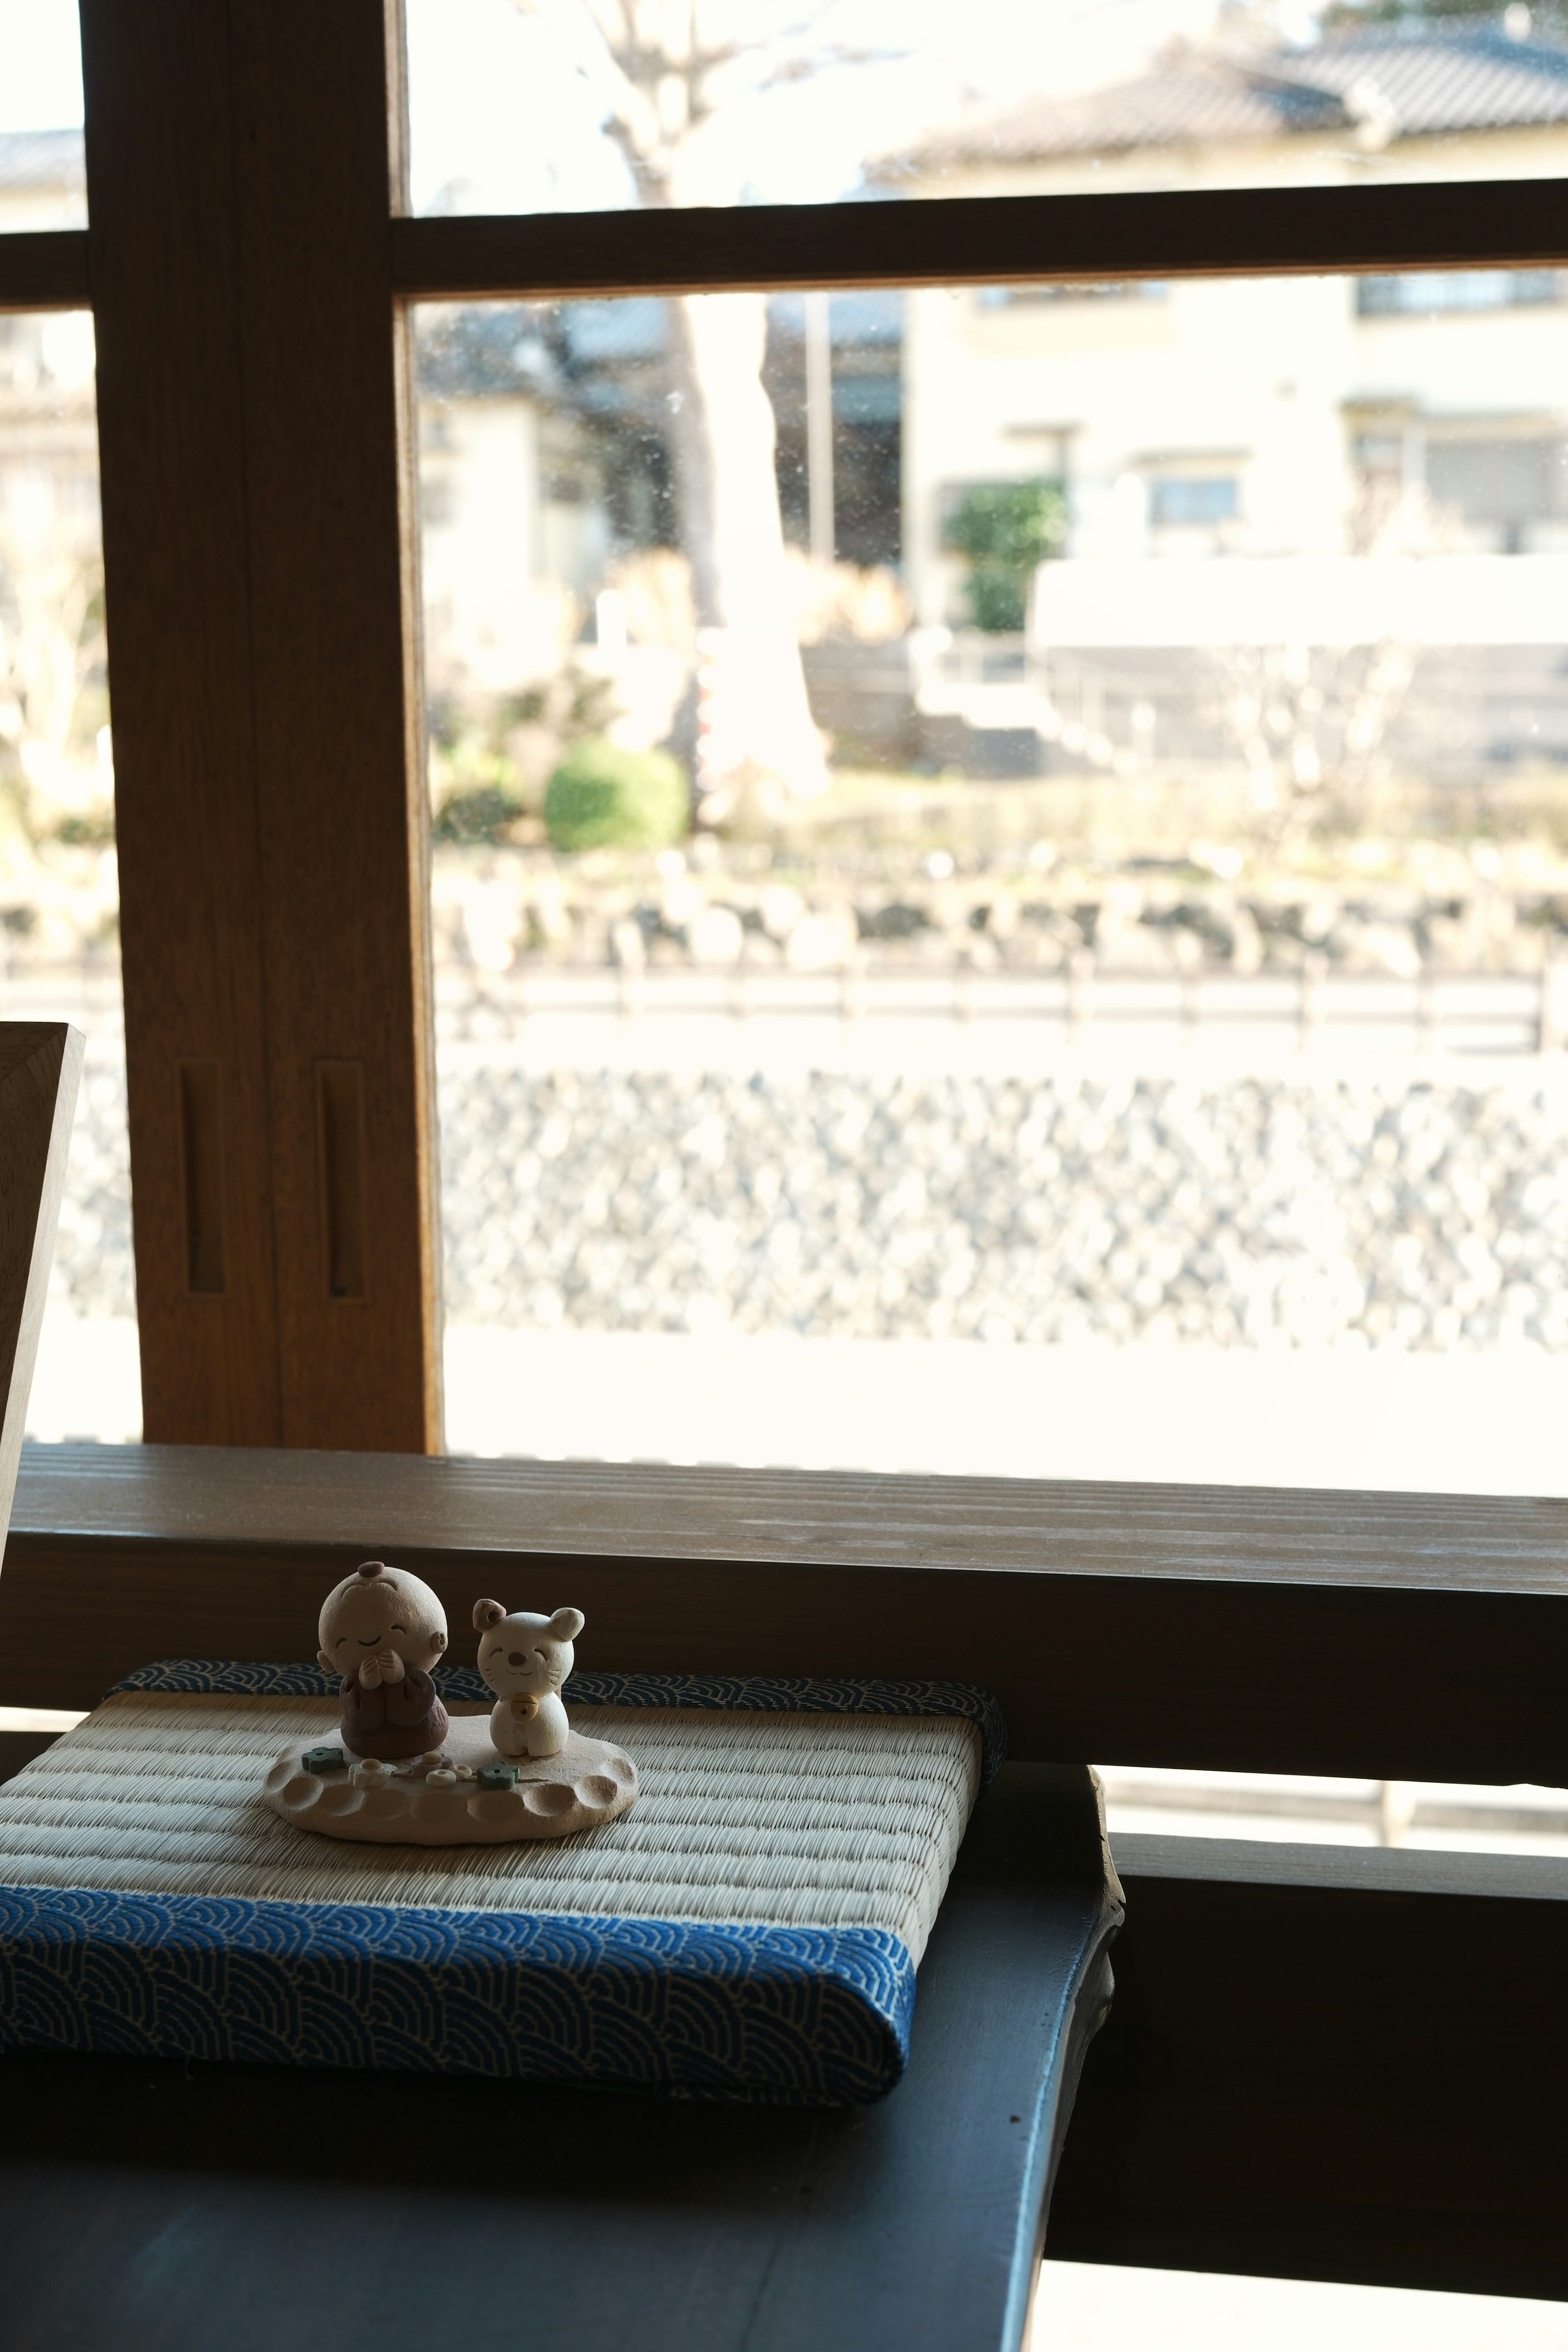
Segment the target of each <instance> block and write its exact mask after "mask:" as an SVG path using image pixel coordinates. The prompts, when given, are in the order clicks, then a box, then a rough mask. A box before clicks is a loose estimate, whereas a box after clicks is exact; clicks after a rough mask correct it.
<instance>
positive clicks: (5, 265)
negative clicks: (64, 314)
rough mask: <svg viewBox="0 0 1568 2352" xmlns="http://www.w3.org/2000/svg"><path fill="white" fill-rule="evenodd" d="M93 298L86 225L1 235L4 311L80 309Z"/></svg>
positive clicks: (0, 302)
mask: <svg viewBox="0 0 1568 2352" xmlns="http://www.w3.org/2000/svg"><path fill="white" fill-rule="evenodd" d="M89 299H90V296H89V278H88V241H87V231H86V230H85V229H84V228H56V229H23V230H20V231H13V232H12V233H11V234H10V235H8V236H0V310H80V309H82V308H83V307H84V305H85V304H86V303H87V302H88V301H89Z"/></svg>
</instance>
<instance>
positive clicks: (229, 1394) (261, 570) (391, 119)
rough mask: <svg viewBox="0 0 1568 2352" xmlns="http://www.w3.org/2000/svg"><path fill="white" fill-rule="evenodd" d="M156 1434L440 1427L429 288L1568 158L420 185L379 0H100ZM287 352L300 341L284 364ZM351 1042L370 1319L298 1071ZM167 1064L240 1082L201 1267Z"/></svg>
mask: <svg viewBox="0 0 1568 2352" xmlns="http://www.w3.org/2000/svg"><path fill="white" fill-rule="evenodd" d="M81 15H82V35H83V42H82V53H83V76H84V86H85V93H86V150H87V179H88V190H89V205H90V211H91V225H90V226H89V228H88V229H87V230H85V231H79V232H61V233H58V234H54V235H50V234H47V233H46V234H37V235H29V236H12V237H5V238H0V307H3V308H10V309H16V308H24V307H26V308H54V307H59V306H68V305H72V304H80V303H83V302H90V304H91V306H92V308H93V310H94V312H95V316H96V320H97V326H98V338H99V434H100V451H101V485H102V504H103V535H104V561H105V572H106V581H107V605H108V621H109V639H110V670H111V675H112V676H113V677H114V679H115V696H114V725H115V758H116V781H117V798H118V803H119V833H120V860H121V942H122V966H123V977H124V989H125V1012H126V1047H127V1075H128V1085H129V1097H130V1124H131V1152H132V1171H133V1178H134V1181H133V1188H132V1189H133V1202H134V1227H135V1249H136V1274H137V1297H138V1312H139V1322H140V1328H141V1347H142V1391H143V1408H144V1429H145V1433H146V1435H147V1437H148V1438H149V1439H150V1440H153V1441H163V1442H173V1443H185V1442H196V1443H206V1444H259V1445H279V1444H282V1445H305V1446H326V1447H348V1448H369V1449H374V1450H388V1451H438V1450H439V1448H440V1445H441V1443H442V1417H441V1393H440V1296H439V1269H440V1263H441V1238H440V1217H439V1195H438V1167H437V1150H436V1120H435V1102H434V1075H433V1072H434V1048H433V1023H432V1016H431V998H432V978H431V967H430V949H429V939H428V896H429V893H428V866H429V818H428V808H427V804H426V787H425V778H424V766H425V761H424V740H425V730H424V715H423V709H422V688H421V679H420V649H419V634H420V612H419V602H420V600H419V588H418V545H417V528H416V517H417V484H416V478H415V450H414V444H415V434H414V431H413V425H412V415H413V397H414V395H413V392H412V384H411V365H410V358H409V333H408V310H409V307H410V306H411V305H412V304H413V303H415V302H416V301H420V300H426V299H470V300H479V299H520V298H528V297H560V298H563V299H564V298H570V297H572V296H574V295H577V296H585V295H592V296H599V297H603V296H606V295H616V294H635V293H649V292H670V291H675V290H691V289H721V288H724V287H749V288H760V289H775V288H786V287H815V286H830V287H850V286H862V285H865V286H869V285H889V284H896V285H922V284H924V285H931V284H963V283H986V284H995V283H1004V282H1009V281H1013V282H1016V281H1022V280H1026V279H1036V280H1038V279H1041V278H1056V279H1058V280H1072V279H1075V278H1077V279H1085V280H1095V279H1101V278H1106V277H1114V276H1152V277H1158V278H1173V277H1178V276H1211V275H1223V274H1227V273H1232V274H1234V273H1263V274H1270V273H1279V272H1289V271H1317V270H1358V271H1368V270H1378V271H1386V270H1391V269H1398V270H1417V269H1451V268H1481V267H1487V266H1502V267H1507V266H1519V265H1530V266H1534V265H1542V264H1552V263H1559V262H1563V261H1568V182H1564V183H1559V182H1555V181H1546V182H1542V181H1498V182H1480V183H1477V182H1459V183H1452V184H1441V183H1438V184H1409V185H1388V186H1380V187H1373V188H1311V187H1307V188H1283V189H1266V190H1256V189H1237V190H1229V191H1227V190H1219V191H1204V192H1193V193H1184V194H1147V195H1145V194H1110V195H1104V196H1100V195H1073V196H1034V197H1030V196H1007V197H988V196H982V197H961V198H937V199H931V200H918V201H910V202H903V203H889V204H883V205H863V204H840V205H800V206H779V205H772V206H769V205H763V206H737V207H733V208H729V209H718V208H714V209H694V210H687V211H679V210H671V211H643V212H636V211H632V212H623V213H605V214H569V215H517V216H506V217H483V218H472V217H461V216H457V217H448V218H439V219H413V218H410V217H408V203H407V171H406V148H407V132H406V121H407V109H406V103H405V92H404V89H403V73H404V46H405V45H404V39H403V28H402V22H401V0H334V5H332V6H331V7H330V8H321V7H320V6H319V5H316V6H311V5H310V0H278V5H271V0H138V5H137V6H136V7H135V8H134V9H127V8H125V7H124V6H123V5H120V0H81ZM307 355H308V357H307ZM350 1062H353V1063H358V1064H360V1065H361V1066H362V1067H363V1109H364V1141H365V1152H366V1171H365V1172H366V1190H365V1218H364V1233H363V1265H364V1278H365V1281H366V1284H367V1292H366V1297H365V1299H364V1301H363V1306H364V1311H363V1313H359V1314H355V1315H353V1316H348V1315H344V1314H342V1313H333V1312H332V1311H331V1310H332V1307H333V1306H334V1304H335V1303H341V1302H333V1301H332V1300H331V1298H330V1297H328V1296H327V1295H325V1294H324V1293H323V1289H322V1286H321V1280H320V1266H321V1262H322V1253H323V1250H324V1248H325V1247H326V1246H327V1241H326V1237H325V1236H324V1235H323V1232H322V1218H323V1215H324V1213H325V1212H324V1209H323V1198H324V1196H323V1193H322V1190H321V1177H320V1165H319V1145H318V1139H317V1129H318V1125H319V1118H318V1105H317V1099H316V1096H317V1083H316V1078H315V1075H314V1074H315V1072H316V1071H317V1069H318V1068H319V1067H320V1066H325V1065H330V1064H334V1063H350ZM182 1063H204V1064H211V1065H215V1066H216V1068H217V1070H218V1073H219V1077H220V1092H221V1098H222V1101H223V1104H224V1135H223V1139H222V1141H223V1149H222V1153H221V1165H222V1168H223V1171H224V1199H223V1202H222V1211H223V1216H222V1233H221V1236H220V1241H221V1255H222V1258H223V1262H224V1265H225V1266H226V1269H227V1273H226V1281H225V1285H224V1288H223V1290H222V1292H221V1293H219V1292H217V1291H215V1290H207V1291H202V1292H197V1291H194V1290H193V1289H192V1287H191V1285H190V1282H189V1278H188V1274H189V1265H190V1263H191V1247H192V1239H191V1235H190V1234H189V1233H188V1231H187V1230H186V1225H187V1222H188V1220H187V1208H186V1194H185V1191H184V1185H183V1179H182V1170H181V1139H180V1122H179V1119H178V1117H177V1115H176V1109H175V1105H176V1099H177V1088H176V1087H175V1085H174V1077H173V1073H174V1069H175V1068H176V1067H177V1066H179V1065H180V1064H182Z"/></svg>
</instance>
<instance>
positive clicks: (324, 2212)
mask: <svg viewBox="0 0 1568 2352" xmlns="http://www.w3.org/2000/svg"><path fill="white" fill-rule="evenodd" d="M1118 1916H1119V1909H1118V1906H1117V1903H1116V1901H1115V1899H1114V1895H1113V1894H1112V1892H1111V1890H1110V1888H1109V1887H1108V1886H1107V1885H1106V1882H1105V1879H1104V1876H1103V1873H1102V1868H1101V1863H1100V1843H1099V1836H1098V1825H1097V1823H1096V1822H1095V1820H1094V1813H1093V1804H1092V1800H1091V1798H1090V1797H1089V1790H1088V1785H1087V1776H1086V1775H1085V1774H1083V1773H1082V1772H1081V1771H1079V1772H1077V1773H1062V1774H1055V1775H1052V1774H1047V1773H1044V1772H1040V1771H1035V1772H1029V1771H1027V1770H1019V1769H1005V1771H1004V1773H1003V1775H1002V1777H1001V1780H1000V1781H999V1782H998V1784H997V1787H996V1788H995V1790H994V1791H993V1793H992V1795H991V1796H990V1797H988V1798H987V1799H986V1800H985V1801H984V1803H983V1805H982V1806H981V1808H980V1809H979V1811H978V1812H977V1814H976V1817H975V1821H974V1824H973V1829H972V1831H971V1833H970V1836H969V1838H968V1840H967V1841H966V1843H965V1845H964V1849H963V1854H962V1855H961V1857H960V1861H959V1866H958V1869H957V1871H956V1873H955V1874H954V1877H953V1881H952V1885H951V1887H950V1889H949V1893H948V1896H947V1899H946V1901H945V1902H944V1904H943V1906H942V1912H941V1915H940V1916H939V1918H938V1920H937V1923H936V1927H935V1929H934V1930H933V1933H932V1936H931V1943H930V1945H929V1946H928V1948H927V1951H926V1956H925V1958H924V1961H923V1962H922V1964H921V1973H920V1990H919V1995H918V1998H917V2001H916V2007H915V2018H914V2028H913V2034H912V2040H911V2053H910V2068H909V2072H908V2074H906V2075H905V2078H904V2080H903V2082H902V2083H901V2084H900V2085H899V2087H898V2089H897V2090H895V2091H894V2092H892V2093H891V2094H890V2095H889V2097H888V2098H886V2099H884V2100H882V2101H881V2102H880V2103H879V2105H876V2106H872V2107H861V2108H854V2109H847V2110H845V2109H839V2110H826V2111H822V2110H819V2111H812V2110H809V2109H798V2108H795V2109H792V2108H768V2107H750V2108H736V2107H716V2106H707V2105H700V2104H697V2103H691V2104H688V2103H686V2102H683V2101H679V2100H670V2101H658V2100H653V2099H643V2098H637V2097H629V2096H626V2095H615V2094H606V2093H600V2092H592V2091H565V2090H558V2089H554V2088H552V2087H549V2086H544V2085H541V2086H531V2087H530V2088H529V2090H528V2092H527V2095H526V2101H525V2102H520V2099H519V2094H518V2089H517V2086H516V2085H515V2084H504V2083H484V2082H479V2081H475V2080H471V2079H464V2078H460V2077H449V2078H446V2079H442V2078H440V2077H425V2076H409V2075H400V2076H396V2077H393V2076H390V2075H385V2074H383V2075H380V2076H376V2075H365V2076H359V2077H356V2078H348V2077H345V2076H343V2075H342V2074H312V2073H310V2072H308V2071H304V2070H298V2071H294V2072H292V2073H290V2072H289V2071H287V2070H283V2069H265V2068H259V2067H246V2068H238V2067H234V2068H229V2067H223V2068H219V2067H200V2066H194V2067H184V2066H179V2065H158V2064H155V2063H149V2062H139V2063H131V2062H122V2061H114V2060H100V2059H84V2058H60V2057H55V2056H53V2055H49V2056H39V2055H35V2054H27V2055H12V2056H10V2057H7V2058H5V2059H0V2089H3V2092H4V2096H5V2116H6V2127H7V2144H8V2149H9V2151H10V2154H9V2156H8V2158H7V2159H6V2160H5V2161H0V2297H3V2300H4V2308H5V2314H6V2325H7V2328H8V2330H9V2332H10V2336H11V2338H12V2340H14V2341H16V2342H17V2343H24V2342H25V2343H27V2344H37V2345H40V2346H42V2345H51V2346H52V2345H55V2344H61V2345H63V2344H66V2343H75V2342H76V2341H77V2340H78V2338H79V2335H81V2334H82V2333H83V2331H85V2332H86V2334H88V2335H89V2336H90V2338H91V2340H92V2342H93V2344H94V2345H95V2346H96V2347H98V2348H99V2352H143V2348H144V2347H146V2346H147V2345H148V2344H149V2343H154V2342H155V2343H156V2344H157V2345H158V2347H160V2352H197V2347H201V2352H209V2347H212V2346H213V2345H214V2344H215V2343H217V2342H221V2343H222V2344H223V2346H224V2347H225V2352H276V2347H279V2346H280V2345H294V2344H301V2345H302V2344H313V2343H318V2342H320V2343H331V2344H335V2345H338V2346H342V2347H356V2352H357V2347H362V2346H370V2345H375V2346H378V2347H385V2352H414V2347H420V2346H429V2345H433V2344H438V2343H442V2342H445V2341H447V2340H448V2339H449V2338H450V2337H451V2336H452V2335H453V2328H454V2319H453V2315H454V2311H455V2310H460V2312H461V2314H462V2334H463V2335H464V2336H466V2337H468V2338H471V2339H472V2340H474V2341H476V2342H490V2341H495V2342H510V2341H512V2340H514V2339H515V2338H516V2337H517V2336H518V2335H519V2315H520V2312H522V2311H524V2310H526V2313H527V2329H528V2333H529V2335H530V2336H531V2337H534V2338H537V2339H538V2340H540V2341H542V2342H548V2343H549V2344H550V2345H551V2346H552V2347H553V2352H602V2347H605V2346H607V2345H616V2344H622V2343H625V2344H630V2345H636V2346H637V2347H639V2352H692V2347H701V2352H730V2348H731V2347H733V2352H742V2347H744V2352H910V2347H912V2346H916V2345H921V2346H926V2345H931V2346H941V2347H943V2352H1016V2347H1017V2346H1018V2343H1019V2339H1020V2336H1021V2334H1022V2331H1023V2326H1024V2322H1025V2319H1026V2312H1027V2305H1028V2296H1029V2291H1030V2288H1031V2286H1032V2284H1033V2282H1034V2277H1035V2273H1036V2264H1037V2257H1038V2251H1039V2244H1040V2238H1041V2232H1042V2231H1043V2228H1044V2224H1045V2209H1046V2203H1047V2195H1048V2191H1049V2186H1050V2179H1051V2174H1052V2169H1053V2167H1054V2164H1055V2161H1056V2158H1057V2156H1058V2152H1059V2150H1060V2147H1061V2144H1062V2140H1063V2137H1064V2135H1065V2132H1066V2128H1067V2123H1068V2116H1069V2114H1070V2112H1071V2107H1072V2099H1073V2092H1074V2087H1075V2084H1076V2081H1077V2078H1078V2074H1079V2069H1080V2066H1081V2063H1082V2057H1083V2052H1084V2048H1085V2046H1086V2044H1087V2043H1088V2041H1089V2036H1090V2035H1091V2034H1092V2032H1093V2031H1094V2029H1095V2026H1096V2025H1097V2024H1098V2023H1099V2021H1100V2015H1101V2013H1102V2008H1103V2003H1104V2000H1105V1997H1106V1992H1107V1990H1108V1979H1107V1971H1106V1968H1105V1947H1106V1943H1107V1941H1108V1939H1109V1937H1110V1933H1111V1932H1112V1930H1113V1927H1114V1925H1115V1922H1116V1919H1117V1917H1118ZM524 2115H525V2116H526V2125H525V2131H526V2146H527V2148H528V2149H530V2150H548V2151H549V2159H548V2161H544V2160H541V2159H539V2158H534V2159H533V2160H529V2158H527V2157H526V2156H524V2157H523V2158H522V2159H521V2160H520V2158H519V2154H518V2150H519V2147H520V2139H519V2130H520V2116H524ZM346 2119H351V2120H346ZM416 2147H422V2148H425V2149H427V2150H429V2151H430V2152H431V2153H430V2154H429V2156H428V2157H427V2158H426V2159H425V2160H424V2161H416V2162H415V2163H413V2164H412V2165H409V2164H407V2163H405V2162H404V2161H402V2160H401V2156H400V2152H402V2151H405V2150H411V2149H413V2148H416ZM84 2244H90V2246H91V2250H92V2258H91V2261H90V2262H88V2263H84V2262H83V2261H82V2259H81V2249H82V2247H83V2245H84ZM345 2249H349V2250H350V2251H348V2252H345ZM237 2283H238V2284H237ZM215 2314H219V2315H221V2326H220V2327H219V2328H218V2329H217V2330H216V2332H215V2325H214V2315H215Z"/></svg>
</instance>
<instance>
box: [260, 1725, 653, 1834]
mask: <svg viewBox="0 0 1568 2352" xmlns="http://www.w3.org/2000/svg"><path fill="white" fill-rule="evenodd" d="M324 1744H326V1738H325V1736H324V1735H323V1734H322V1733H321V1732H317V1733H316V1734H315V1736H314V1737H313V1738H310V1739H297V1740H295V1741H294V1742H293V1743H292V1744H291V1745H290V1746H289V1747H288V1748H285V1749H284V1750H283V1753H282V1755H281V1756H279V1759H278V1761H277V1763H276V1764H274V1766H273V1767H272V1769H271V1770H270V1771H269V1772H268V1775H267V1780H266V1782H265V1784H264V1787H265V1794H266V1798H267V1801H268V1804H269V1805H270V1806H271V1808H272V1810H273V1811H274V1812H275V1813H281V1814H282V1816H283V1819H284V1820H285V1821H286V1822H294V1823H295V1825H296V1827H298V1828H300V1829H302V1830H319V1831H320V1832H321V1835H322V1836H323V1837H333V1838H353V1839H357V1840H358V1841H360V1842H361V1843H365V1844H370V1845H506V1844H510V1843H511V1842H512V1841H513V1840H515V1839H518V1838H558V1837H570V1836H571V1835H572V1833H573V1832H574V1830H592V1829H597V1828H598V1827H599V1826H600V1824H601V1823H602V1822H613V1821H614V1820H615V1818H616V1814H617V1813H624V1812H625V1811H626V1808H627V1806H628V1805H630V1804H632V1803H633V1802H634V1801H635V1800H636V1797H637V1766H636V1765H635V1764H634V1763H633V1762H632V1759H631V1758H630V1757H629V1756H628V1755H627V1754H626V1750H625V1748H612V1746H611V1745H610V1743H609V1741H608V1740H607V1739H589V1738H586V1737H585V1736H584V1734H583V1733H582V1732H578V1731H574V1732H572V1733H570V1734H569V1735H568V1738H567V1741H566V1745H565V1747H564V1748H563V1750H562V1752H561V1754H560V1755H559V1756H532V1757H530V1756H507V1757H503V1756H501V1755H500V1754H499V1753H498V1752H497V1749H496V1748H495V1745H494V1743H493V1741H492V1740H491V1738H490V1719H489V1716H488V1715H477V1716H455V1717H453V1719H452V1724H451V1728H450V1729H449V1730H448V1732H447V1739H446V1744H445V1746H444V1747H443V1748H442V1750H441V1754H442V1759H443V1761H444V1762H446V1763H447V1764H471V1765H472V1766H473V1768H474V1770H475V1771H476V1772H477V1771H478V1770H479V1767H480V1766H481V1765H482V1764H501V1763H507V1764H515V1765H516V1766H517V1768H518V1770H519V1772H520V1774H521V1779H520V1780H518V1783H517V1786H516V1787H515V1788H514V1789H481V1788H479V1786H478V1784H477V1783H476V1782H475V1781H473V1780H459V1781H458V1785H457V1787H456V1788H455V1789H427V1788H426V1785H425V1769H424V1767H423V1766H422V1765H420V1764H419V1763H418V1759H414V1760H415V1764H416V1769H415V1770H414V1771H413V1772H411V1773H408V1774H404V1773H402V1772H399V1773H398V1776H397V1778H396V1779H395V1780H388V1781H384V1783H383V1784H382V1786H381V1787H380V1788H379V1789H356V1788H355V1787H354V1786H353V1782H352V1781H351V1780H350V1778H349V1768H348V1767H346V1766H345V1768H344V1769H343V1770H342V1771H341V1772H307V1771H305V1770H304V1769H302V1767H301V1765H300V1758H301V1757H302V1756H303V1755H304V1753H305V1750H306V1749H307V1748H319V1747H321V1746H323V1745H324Z"/></svg>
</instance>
